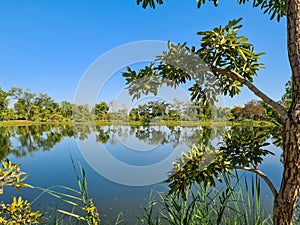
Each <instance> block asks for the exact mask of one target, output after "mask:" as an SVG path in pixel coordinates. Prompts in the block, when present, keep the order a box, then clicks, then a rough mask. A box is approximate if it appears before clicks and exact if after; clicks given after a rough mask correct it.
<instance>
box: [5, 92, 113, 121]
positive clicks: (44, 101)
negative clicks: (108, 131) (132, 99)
mask: <svg viewBox="0 0 300 225" xmlns="http://www.w3.org/2000/svg"><path fill="white" fill-rule="evenodd" d="M9 106H10V107H9ZM108 110H109V106H108V105H107V104H106V103H105V102H100V103H99V104H95V105H94V106H93V107H90V106H88V105H77V104H74V103H71V102H68V101H63V102H61V103H58V102H56V101H55V100H54V99H53V98H52V97H50V96H49V95H47V94H44V93H39V94H36V93H32V92H31V91H30V89H26V90H23V89H22V88H17V87H13V88H11V89H10V90H8V91H4V90H3V89H2V88H0V120H1V121H10V120H28V121H71V120H73V121H89V120H91V119H99V120H108V119H109V118H108Z"/></svg>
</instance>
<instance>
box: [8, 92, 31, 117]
mask: <svg viewBox="0 0 300 225" xmlns="http://www.w3.org/2000/svg"><path fill="white" fill-rule="evenodd" d="M9 95H10V96H12V98H14V99H16V100H17V102H16V103H15V104H14V109H15V112H16V114H17V115H18V117H19V119H25V120H31V119H32V116H33V113H32V109H33V108H32V106H33V105H34V99H35V97H36V94H34V93H32V92H31V90H30V89H27V90H26V91H24V90H23V89H22V88H17V87H12V88H11V89H10V90H9Z"/></svg>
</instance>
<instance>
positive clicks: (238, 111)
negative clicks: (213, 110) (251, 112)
mask: <svg viewBox="0 0 300 225" xmlns="http://www.w3.org/2000/svg"><path fill="white" fill-rule="evenodd" d="M230 112H231V114H232V116H233V118H234V120H237V121H238V120H242V118H243V107H242V106H234V107H233V108H232V109H231V110H230Z"/></svg>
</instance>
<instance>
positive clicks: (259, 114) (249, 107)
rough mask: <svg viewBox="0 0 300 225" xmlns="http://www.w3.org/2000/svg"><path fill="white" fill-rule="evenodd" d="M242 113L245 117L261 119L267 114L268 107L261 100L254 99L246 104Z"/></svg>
mask: <svg viewBox="0 0 300 225" xmlns="http://www.w3.org/2000/svg"><path fill="white" fill-rule="evenodd" d="M242 113H243V117H244V118H247V119H254V120H261V119H262V118H264V117H265V115H266V109H265V107H264V106H263V104H262V103H261V102H260V101H256V100H252V101H250V102H247V103H246V104H245V106H244V108H243V112H242Z"/></svg>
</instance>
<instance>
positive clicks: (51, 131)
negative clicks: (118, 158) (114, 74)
mask: <svg viewBox="0 0 300 225" xmlns="http://www.w3.org/2000/svg"><path fill="white" fill-rule="evenodd" d="M228 130H230V131H231V132H233V133H235V134H236V135H237V136H238V134H239V133H240V134H245V133H251V134H253V133H261V134H263V135H264V138H263V139H261V141H267V140H268V139H270V138H271V137H272V138H273V139H274V140H275V144H276V145H277V146H281V139H280V137H281V135H280V134H281V129H279V128H277V127H251V128H249V127H242V126H233V127H228V128H227V131H228ZM92 133H95V134H96V139H95V141H96V142H99V143H102V144H110V145H117V144H118V143H119V142H121V143H128V142H132V141H133V140H135V141H136V142H139V143H142V144H145V145H148V146H158V145H160V146H164V145H167V144H169V145H171V146H172V147H173V148H176V147H177V146H179V145H183V144H184V145H186V146H191V145H199V144H201V143H202V144H204V145H206V146H208V145H211V144H212V140H218V141H219V142H220V141H222V138H223V134H224V127H219V128H218V127H213V128H212V127H210V126H202V127H201V126H200V127H188V128H187V127H178V126H172V127H165V126H90V125H76V126H73V125H59V126H58V125H57V126H55V125H39V126H11V127H0V146H1V151H0V159H4V158H6V157H7V156H8V155H9V154H12V155H14V156H15V157H26V156H27V155H31V154H33V153H34V152H36V151H50V150H51V149H52V148H53V147H54V146H55V145H57V144H58V143H60V142H61V141H62V140H63V139H64V138H74V139H78V140H81V141H83V140H85V139H87V138H88V137H89V135H90V134H92Z"/></svg>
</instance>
